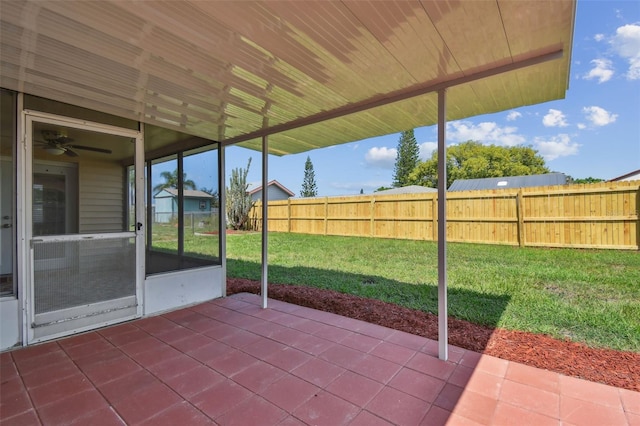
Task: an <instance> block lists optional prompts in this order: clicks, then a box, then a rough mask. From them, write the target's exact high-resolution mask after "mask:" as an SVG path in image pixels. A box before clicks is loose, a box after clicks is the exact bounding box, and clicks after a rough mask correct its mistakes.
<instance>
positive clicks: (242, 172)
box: [226, 158, 264, 230]
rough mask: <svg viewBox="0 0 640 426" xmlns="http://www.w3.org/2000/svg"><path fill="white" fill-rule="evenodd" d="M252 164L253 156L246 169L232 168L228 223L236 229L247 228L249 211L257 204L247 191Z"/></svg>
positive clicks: (228, 200) (228, 194)
mask: <svg viewBox="0 0 640 426" xmlns="http://www.w3.org/2000/svg"><path fill="white" fill-rule="evenodd" d="M250 166H251V158H249V161H248V163H247V168H246V169H243V168H241V167H238V168H235V169H233V170H231V178H230V180H229V187H228V188H227V199H226V201H227V223H228V224H229V226H231V227H232V228H233V229H236V230H237V229H246V228H247V225H248V224H249V212H250V211H251V208H252V207H253V205H254V204H255V202H254V201H253V200H252V199H251V195H250V194H249V193H248V192H247V189H249V184H248V183H247V175H248V174H249V167H250ZM263 191H264V188H263Z"/></svg>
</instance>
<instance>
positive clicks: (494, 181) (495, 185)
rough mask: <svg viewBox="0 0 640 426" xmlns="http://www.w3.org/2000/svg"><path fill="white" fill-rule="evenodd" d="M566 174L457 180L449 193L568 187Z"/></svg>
mask: <svg viewBox="0 0 640 426" xmlns="http://www.w3.org/2000/svg"><path fill="white" fill-rule="evenodd" d="M566 184H567V176H566V175H565V174H564V173H545V174H543V175H529V176H505V177H495V178H484V179H456V180H455V181H453V183H452V184H451V186H450V187H449V189H448V190H449V191H477V190H483V189H506V188H527V187H530V186H553V185H566Z"/></svg>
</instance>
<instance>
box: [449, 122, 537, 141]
mask: <svg viewBox="0 0 640 426" xmlns="http://www.w3.org/2000/svg"><path fill="white" fill-rule="evenodd" d="M517 131H518V128H517V127H509V126H506V127H500V126H498V124H496V123H494V122H483V123H479V124H473V123H472V122H470V121H452V122H450V123H448V124H447V140H449V141H451V142H466V141H468V140H474V141H480V142H482V143H488V144H495V145H504V146H516V145H522V144H523V143H525V141H526V139H525V138H524V136H522V135H519V134H518V133H516V132H517Z"/></svg>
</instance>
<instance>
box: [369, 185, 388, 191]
mask: <svg viewBox="0 0 640 426" xmlns="http://www.w3.org/2000/svg"><path fill="white" fill-rule="evenodd" d="M387 189H391V188H389V187H388V186H381V187H380V188H378V189H376V190H375V191H373V192H380V191H386V190H387Z"/></svg>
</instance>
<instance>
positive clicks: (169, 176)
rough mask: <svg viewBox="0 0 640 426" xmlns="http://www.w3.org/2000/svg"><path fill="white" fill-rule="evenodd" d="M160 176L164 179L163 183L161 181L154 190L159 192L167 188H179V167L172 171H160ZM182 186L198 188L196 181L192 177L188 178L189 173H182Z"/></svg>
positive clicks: (184, 187)
mask: <svg viewBox="0 0 640 426" xmlns="http://www.w3.org/2000/svg"><path fill="white" fill-rule="evenodd" d="M160 177H161V178H163V179H164V182H163V183H159V184H158V185H156V186H154V187H153V192H154V193H156V194H157V193H158V192H160V191H162V190H163V189H166V188H178V169H175V170H174V171H172V172H167V171H165V172H162V173H160ZM182 188H183V189H194V190H195V189H196V183H195V182H194V181H192V180H191V179H187V174H186V173H182Z"/></svg>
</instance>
